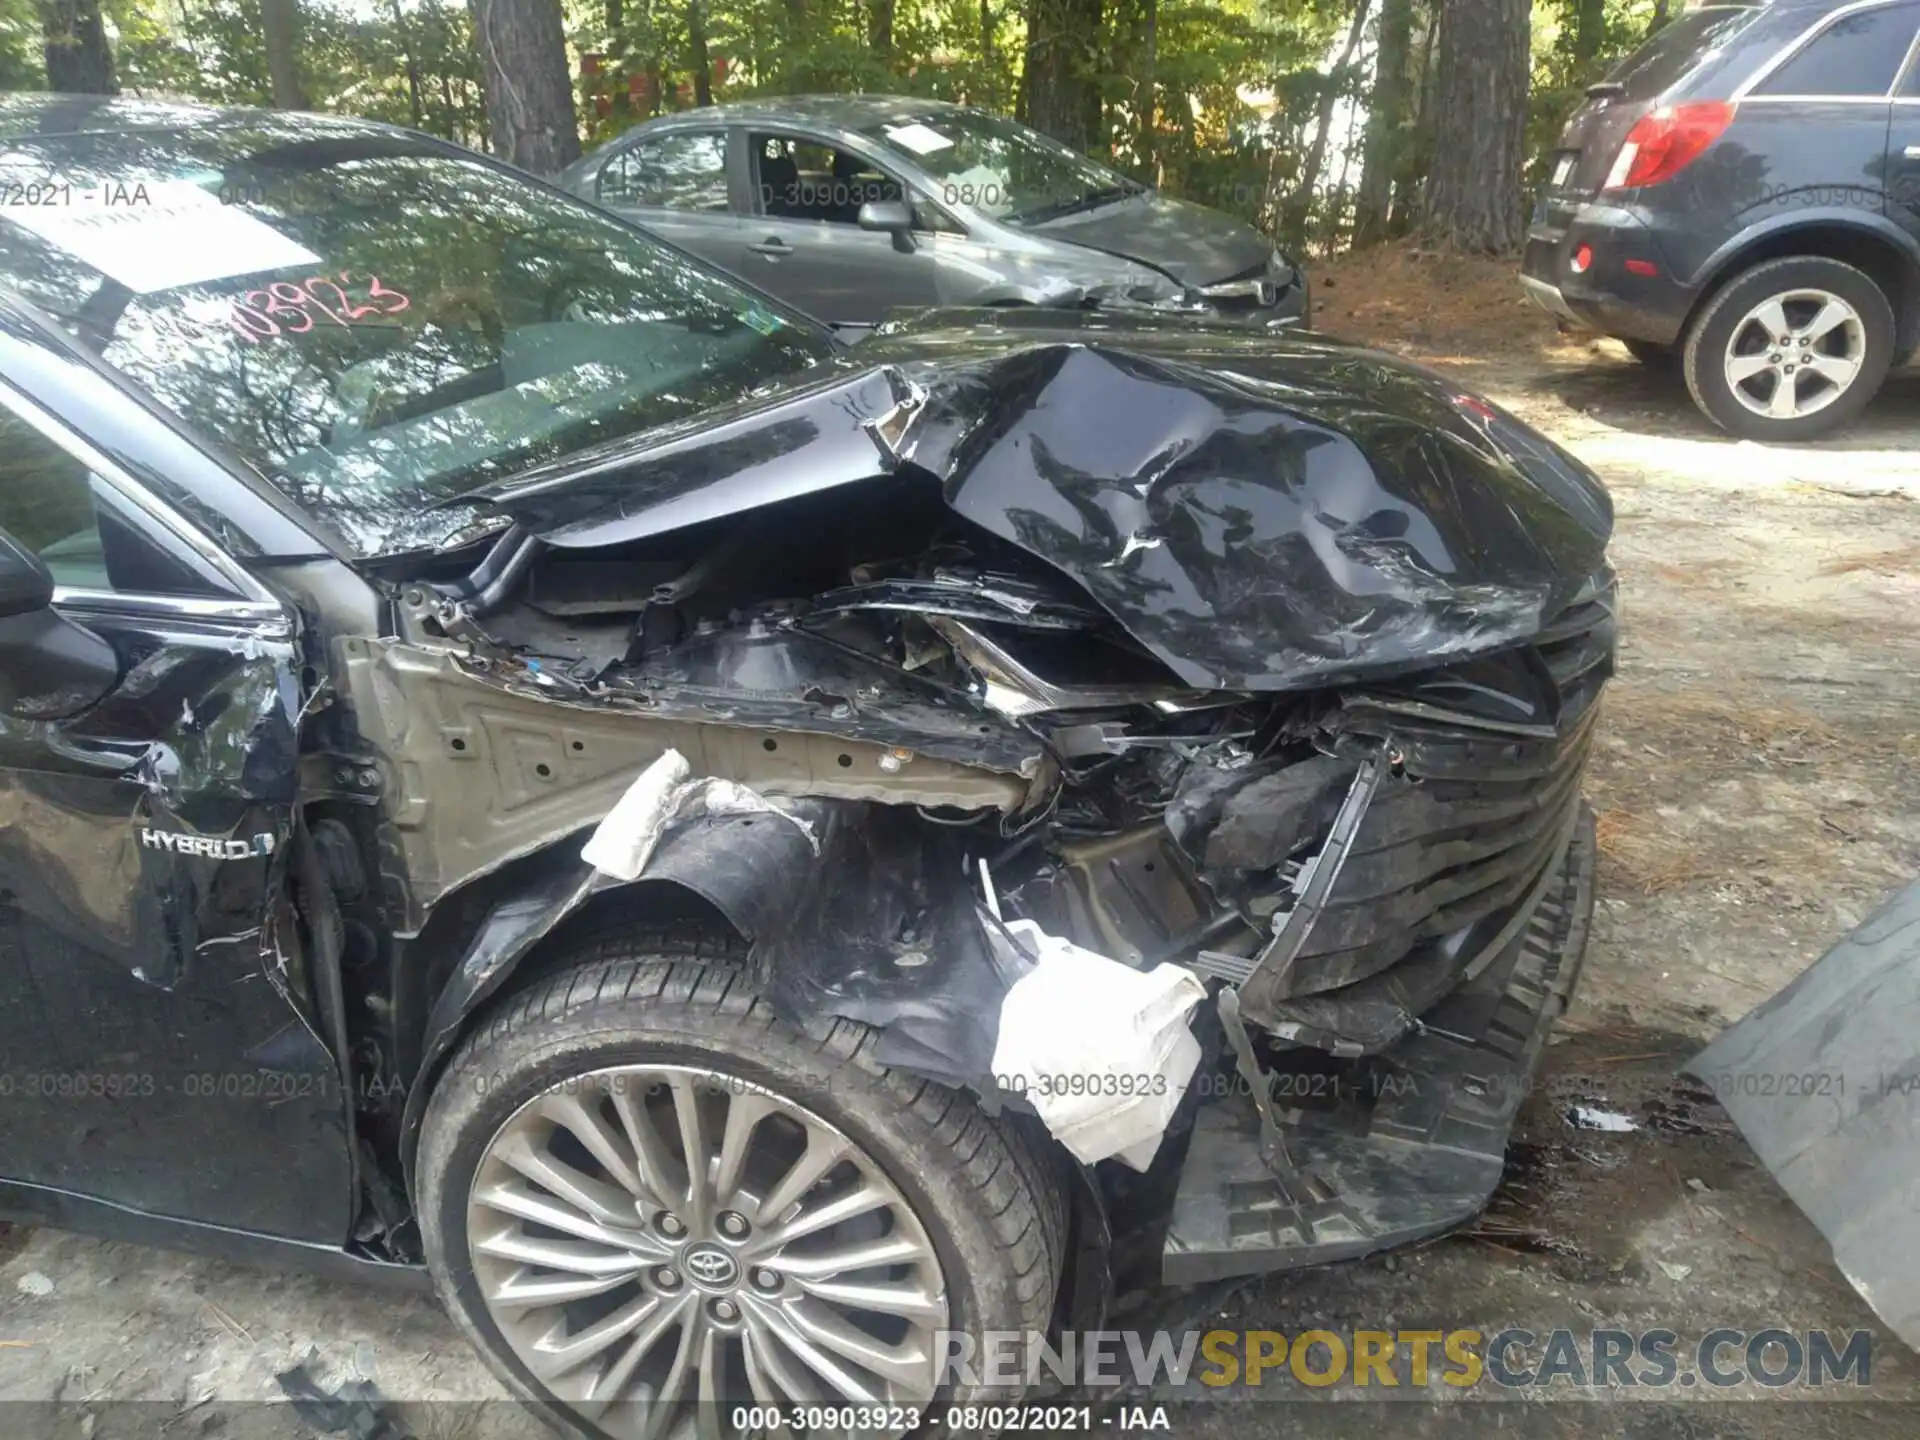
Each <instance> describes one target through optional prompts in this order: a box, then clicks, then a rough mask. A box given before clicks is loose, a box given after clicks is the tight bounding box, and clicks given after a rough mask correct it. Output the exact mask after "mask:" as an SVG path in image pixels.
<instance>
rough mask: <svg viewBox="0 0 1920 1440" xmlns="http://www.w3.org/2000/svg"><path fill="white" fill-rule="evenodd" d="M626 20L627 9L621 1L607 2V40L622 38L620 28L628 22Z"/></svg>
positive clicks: (612, 0) (608, 0)
mask: <svg viewBox="0 0 1920 1440" xmlns="http://www.w3.org/2000/svg"><path fill="white" fill-rule="evenodd" d="M626 18H627V15H626V7H625V6H624V5H623V4H622V3H621V0H607V39H609V40H618V39H619V38H620V27H621V25H623V24H624V23H625V22H626Z"/></svg>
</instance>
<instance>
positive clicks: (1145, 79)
mask: <svg viewBox="0 0 1920 1440" xmlns="http://www.w3.org/2000/svg"><path fill="white" fill-rule="evenodd" d="M1140 8H1141V10H1142V12H1143V13H1142V14H1141V16H1140V83H1139V84H1138V85H1136V86H1135V87H1134V92H1133V108H1134V115H1135V118H1136V119H1137V120H1138V121H1139V131H1138V135H1137V138H1136V139H1135V140H1134V142H1133V148H1134V150H1135V151H1136V152H1137V154H1138V155H1139V158H1140V172H1141V178H1142V179H1143V180H1145V181H1146V182H1147V183H1148V184H1149V185H1158V184H1159V183H1160V166H1159V160H1158V156H1159V153H1160V152H1159V146H1158V144H1157V142H1156V138H1155V137H1156V136H1157V135H1158V133H1159V127H1158V122H1159V113H1160V112H1159V96H1158V95H1157V94H1156V92H1155V91H1154V83H1155V82H1154V69H1155V67H1156V65H1157V64H1158V62H1159V58H1160V56H1159V46H1160V35H1159V28H1160V6H1159V0H1142V3H1141V7H1140Z"/></svg>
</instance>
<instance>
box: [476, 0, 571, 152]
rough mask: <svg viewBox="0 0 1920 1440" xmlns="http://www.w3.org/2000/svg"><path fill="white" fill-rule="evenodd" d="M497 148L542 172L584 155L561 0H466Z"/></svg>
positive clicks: (490, 123) (490, 126) (490, 127)
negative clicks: (478, 53)
mask: <svg viewBox="0 0 1920 1440" xmlns="http://www.w3.org/2000/svg"><path fill="white" fill-rule="evenodd" d="M467 3H468V5H469V6H470V7H471V9H472V11H473V38H474V43H475V45H476V46H477V47H478V48H479V51H480V73H481V75H482V76H483V77H484V87H483V88H484V89H485V92H486V99H487V123H488V128H489V129H490V130H491V131H492V133H493V152H494V154H496V155H499V156H501V157H502V158H504V159H507V160H510V161H512V162H513V163H514V164H515V165H518V166H520V167H522V168H523V169H527V170H531V171H533V172H534V173H535V174H544V175H551V174H552V173H553V172H554V171H556V170H559V169H561V168H562V167H564V166H566V165H570V164H572V163H573V162H574V161H575V160H578V159H579V158H580V125H579V121H578V119H577V118H576V117H575V115H574V110H573V79H572V77H571V76H569V75H568V74H567V37H566V33H565V31H564V30H563V29H562V27H561V19H560V6H559V4H558V0H467Z"/></svg>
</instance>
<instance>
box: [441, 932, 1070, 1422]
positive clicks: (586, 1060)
mask: <svg viewBox="0 0 1920 1440" xmlns="http://www.w3.org/2000/svg"><path fill="white" fill-rule="evenodd" d="M670 948H671V947H670V946H663V945H661V943H660V941H659V937H649V938H648V939H635V938H628V937H609V936H606V935H602V936H600V937H598V938H597V939H595V940H594V941H592V942H590V943H588V944H585V945H582V946H581V947H579V948H578V949H577V950H576V951H575V952H574V953H573V954H572V955H570V956H569V957H567V962H568V968H567V969H565V970H563V971H562V972H561V973H558V974H556V975H554V976H553V977H552V978H550V979H548V980H545V981H543V982H541V983H539V984H536V985H534V986H532V987H530V988H529V989H527V990H526V991H524V992H521V993H518V994H514V995H512V996H510V997H508V998H507V999H506V1000H505V1001H503V1002H502V1003H501V1004H500V1005H499V1006H498V1007H497V1008H496V1009H495V1010H494V1012H493V1013H492V1015H491V1016H490V1017H489V1018H487V1019H485V1020H483V1021H482V1022H481V1023H480V1024H479V1025H478V1026H477V1027H476V1028H475V1030H474V1031H473V1032H472V1033H471V1034H470V1035H469V1036H468V1038H467V1039H466V1041H465V1042H464V1043H463V1044H462V1045H461V1047H460V1049H459V1050H458V1052H457V1053H456V1054H455V1055H454V1057H453V1059H452V1060H451V1061H449V1063H448V1065H447V1068H446V1070H445V1071H444V1073H443V1074H442V1075H441V1077H440V1079H439V1081H438V1083H437V1084H436V1086H435V1088H434V1092H433V1096H432V1099H431V1101H430V1103H429V1105H428V1108H427V1113H426V1116H425V1120H424V1124H423V1127H422V1134H421V1142H420V1152H419V1162H418V1166H417V1179H418V1193H419V1196H420V1216H421V1233H422V1238H423V1241H424V1244H425V1248H426V1254H427V1263H428V1266H429V1267H430V1269H431V1271H432V1274H433V1279H434V1283H435V1286H436V1288H437V1289H438V1291H439V1294H440V1297H441V1300H442V1302H443V1303H444V1304H445V1306H446V1308H447V1310H448V1311H449V1313H450V1314H451V1315H452V1316H453V1318H454V1320H455V1322H456V1323H457V1324H458V1325H459V1327H460V1329H461V1330H462V1331H463V1332H464V1333H465V1334H466V1336H467V1338H468V1339H469V1340H470V1341H471V1342H472V1343H473V1344H474V1346H475V1347H476V1348H477V1349H478V1350H479V1351H480V1353H481V1354H482V1356H483V1357H485V1359H486V1360H487V1362H488V1364H489V1365H490V1366H491V1367H492V1368H493V1370H494V1371H495V1372H496V1373H497V1374H498V1375H500V1377H501V1378H502V1379H503V1380H504V1381H505V1382H506V1383H507V1384H508V1385H509V1386H510V1387H511V1388H512V1389H513V1390H514V1391H516V1392H517V1393H518V1394H520V1395H521V1396H522V1397H523V1398H525V1399H527V1400H528V1401H530V1402H532V1403H533V1404H534V1405H535V1407H536V1408H537V1409H538V1410H539V1411H540V1412H541V1413H542V1414H543V1415H544V1416H545V1417H546V1418H547V1419H548V1420H549V1421H550V1422H552V1423H554V1424H556V1425H559V1426H560V1427H561V1428H563V1429H570V1430H573V1431H574V1432H575V1433H578V1432H579V1431H580V1430H582V1429H584V1430H585V1432H586V1433H589V1434H596V1435H597V1434H603V1433H606V1432H604V1431H602V1430H600V1429H599V1428H598V1427H597V1425H596V1423H595V1422H596V1420H597V1419H598V1418H600V1412H601V1411H602V1410H603V1409H604V1407H605V1402H606V1401H607V1400H608V1398H609V1396H610V1395H616V1396H617V1395H621V1394H625V1395H627V1396H629V1397H631V1396H632V1395H633V1391H634V1387H636V1386H638V1385H641V1384H645V1383H651V1384H653V1385H654V1386H656V1387H660V1388H664V1386H665V1385H666V1384H667V1383H669V1382H672V1381H673V1379H674V1377H675V1376H676V1375H677V1376H678V1377H679V1380H678V1393H679V1401H680V1402H691V1401H694V1400H695V1399H696V1398H698V1399H700V1400H706V1399H708V1398H709V1397H711V1398H712V1399H714V1400H725V1401H727V1402H734V1401H738V1402H741V1403H744V1404H747V1405H753V1404H756V1403H757V1404H762V1405H765V1404H776V1403H777V1404H787V1403H789V1402H790V1401H791V1402H793V1403H798V1402H799V1401H800V1400H802V1399H804V1398H805V1397H804V1394H800V1395H792V1396H790V1395H789V1393H788V1392H789V1390H790V1389H793V1388H798V1387H796V1386H794V1384H793V1382H794V1381H795V1380H796V1379H798V1380H801V1381H804V1382H807V1383H810V1384H811V1386H812V1388H813V1390H814V1392H815V1393H816V1394H817V1395H818V1396H820V1397H822V1398H823V1399H824V1400H825V1402H826V1403H828V1404H843V1403H845V1404H853V1403H857V1402H858V1401H859V1396H858V1394H856V1393H855V1392H854V1390H853V1388H852V1387H840V1388H839V1389H838V1390H836V1387H835V1385H833V1384H832V1383H830V1382H829V1381H828V1380H826V1379H823V1377H822V1376H821V1374H820V1373H819V1372H818V1369H817V1368H810V1362H809V1361H808V1359H807V1357H806V1356H805V1355H804V1353H803V1352H804V1351H805V1350H806V1349H807V1348H809V1347H810V1348H811V1349H812V1350H813V1351H814V1354H815V1356H816V1357H824V1358H825V1360H826V1362H827V1364H828V1365H829V1366H834V1365H837V1366H839V1367H841V1368H842V1370H843V1373H845V1374H848V1375H851V1376H854V1377H857V1378H858V1380H859V1382H860V1383H861V1385H863V1386H864V1387H865V1389H866V1391H867V1394H868V1396H869V1398H870V1400H871V1401H872V1402H874V1403H879V1404H882V1405H884V1406H886V1407H888V1408H887V1409H886V1411H885V1413H888V1414H892V1413H895V1410H896V1409H897V1413H899V1414H900V1416H901V1417H902V1418H901V1423H900V1424H899V1425H898V1426H895V1425H894V1424H893V1423H892V1422H891V1420H887V1421H882V1422H878V1423H876V1425H875V1426H874V1427H873V1428H876V1429H879V1430H883V1431H884V1430H892V1429H900V1430H905V1429H908V1428H911V1426H912V1425H914V1424H918V1423H920V1420H921V1419H925V1420H927V1421H934V1420H937V1419H938V1417H937V1416H936V1415H935V1414H934V1411H933V1405H934V1402H935V1399H936V1395H935V1393H934V1390H933V1380H934V1375H933V1366H934V1364H935V1363H936V1362H937V1361H938V1360H939V1359H940V1358H941V1351H940V1347H939V1343H938V1341H937V1339H936V1337H935V1333H934V1332H935V1331H937V1330H955V1331H962V1332H964V1333H967V1334H978V1333H979V1332H980V1331H982V1330H1017V1331H1021V1332H1032V1331H1040V1332H1044V1331H1045V1330H1046V1328H1047V1324H1048V1320H1049V1318H1050V1315H1051V1312H1052V1308H1053V1304H1054V1299H1055V1292H1056V1290H1057V1288H1058V1285H1059V1278H1060V1271H1061V1266H1062V1263H1063V1252H1064V1245H1065V1238H1064V1237H1065V1228H1066V1214H1065V1189H1066V1187H1065V1184H1064V1183H1063V1182H1064V1176H1063V1175H1062V1173H1061V1172H1060V1170H1059V1168H1058V1166H1057V1165H1056V1164H1054V1163H1053V1162H1054V1161H1055V1160H1056V1159H1057V1157H1056V1156H1053V1155H1052V1154H1050V1153H1049V1152H1048V1151H1047V1150H1046V1149H1044V1148H1042V1147H1041V1146H1040V1145H1038V1144H1036V1143H1035V1140H1036V1139H1037V1138H1038V1137H1030V1136H1029V1134H1028V1133H1027V1132H1026V1131H1025V1130H1023V1129H1021V1128H1019V1127H1018V1126H1017V1125H1016V1124H1010V1123H1007V1122H1005V1121H1002V1120H993V1119H989V1118H988V1117H987V1116H985V1115H984V1114H982V1113H981V1111H980V1110H979V1109H978V1107H977V1106H976V1105H975V1104H974V1103H973V1101H972V1100H971V1099H969V1098H968V1097H967V1096H965V1095H963V1094H961V1093H959V1092H957V1091H954V1090H950V1089H947V1088H946V1087H944V1086H941V1085H937V1084H933V1083H931V1082H929V1081H925V1080H920V1079H917V1078H914V1077H912V1076H909V1075H905V1074H902V1073H899V1072H897V1071H890V1070H888V1069H886V1068H885V1067H883V1066H880V1065H877V1064H875V1063H874V1061H873V1059H872V1049H873V1041H874V1036H875V1034H876V1032H875V1031H873V1030H871V1029H869V1028H868V1027H866V1026H863V1025H857V1024H854V1023H852V1022H850V1021H844V1020H841V1021H831V1022H827V1024H826V1026H825V1027H824V1029H823V1030H822V1033H821V1035H820V1036H819V1037H818V1038H816V1037H814V1036H812V1035H806V1034H802V1033H800V1032H799V1031H797V1030H795V1029H793V1028H791V1027H790V1026H788V1025H786V1024H783V1023H782V1022H781V1021H779V1020H778V1019H776V1018H775V1016H774V1015H773V1013H772V1011H771V1010H770V1009H769V1007H768V1005H767V1002H766V1001H765V1000H764V999H762V998H760V997H759V996H758V995H756V994H755V993H754V990H753V988H752V987H751V986H750V984H749V983H748V980H747V977H746V974H745V972H744V971H743V970H742V969H740V968H739V967H738V966H737V965H735V964H731V963H726V962H721V961H715V960H713V959H709V958H704V957H694V958H689V957H687V956H684V955H676V954H673V953H661V951H662V950H663V949H670ZM690 1115H691V1116H695V1117H697V1118H696V1119H694V1120H693V1121H692V1122H691V1124H692V1132H691V1133H692V1135H693V1137H694V1141H695V1143H697V1144H698V1145H699V1147H700V1149H701V1150H702V1151H703V1158H704V1163H703V1164H702V1166H701V1170H702V1172H703V1174H704V1177H705V1184H704V1185H701V1186H698V1187H696V1186H695V1185H694V1184H692V1183H691V1182H690V1181H689V1178H688V1176H687V1174H686V1169H685V1166H684V1161H683V1160H682V1158H681V1157H683V1156H684V1155H685V1153H686V1148H687V1143H688V1140H687V1136H688V1133H689V1132H688V1130H687V1128H686V1127H687V1126H688V1125H689V1123H690V1121H689V1116H690ZM756 1116H757V1118H755V1117H756ZM556 1117H557V1118H556ZM636 1117H638V1118H637V1119H636ZM736 1127H738V1133H737V1134H736ZM636 1135H639V1136H640V1140H639V1142H638V1143H636V1139H635V1137H636ZM643 1147H647V1148H644V1149H643ZM603 1155H610V1157H611V1159H612V1161H613V1162H615V1163H624V1164H625V1165H626V1167H627V1168H626V1169H625V1170H624V1171H621V1170H617V1169H616V1168H615V1164H610V1163H608V1162H607V1161H606V1160H603V1159H601V1158H600V1157H601V1156H603ZM636 1156H638V1157H639V1158H638V1160H637V1161H636V1159H635V1157H636ZM730 1157H732V1158H730ZM829 1161H830V1163H829ZM823 1164H824V1166H825V1168H822V1169H819V1173H818V1175H817V1177H816V1178H814V1179H812V1180H811V1181H807V1180H804V1179H801V1178H798V1177H801V1176H802V1175H803V1174H805V1173H807V1172H808V1171H809V1170H810V1169H811V1168H813V1167H817V1166H820V1165H823ZM729 1165H731V1166H732V1170H731V1171H729V1168H728V1167H729ZM730 1174H731V1176H732V1178H731V1179H729V1175H730ZM543 1175H544V1176H545V1179H544V1180H536V1179H535V1177H536V1176H543ZM582 1177H584V1179H585V1180H586V1181H588V1182H590V1183H586V1184H582V1183H581V1179H582ZM616 1182H617V1183H616ZM796 1186H798V1187H799V1188H797V1189H795V1188H794V1187H796ZM696 1189H697V1190H698V1191H699V1193H698V1194H695V1193H694V1192H695V1191H696ZM788 1191H791V1192H792V1193H784V1192H788ZM775 1192H782V1193H780V1194H776V1193H775ZM855 1192H859V1195H858V1198H849V1197H851V1196H854V1194H855ZM870 1196H877V1197H878V1199H877V1200H875V1201H873V1202H872V1203H869V1204H868V1205H866V1206H865V1207H864V1208H862V1206H861V1204H860V1200H863V1199H868V1198H869V1197H870ZM768 1201H772V1202H773V1206H772V1208H766V1202H768ZM803 1202H805V1203H803ZM833 1204H839V1205H841V1206H843V1208H844V1207H851V1208H847V1209H846V1217H847V1218H845V1219H844V1220H843V1221H842V1222H841V1223H839V1224H837V1225H833V1226H827V1227H824V1228H821V1229H819V1230H817V1231H814V1232H813V1233H811V1234H807V1235H800V1236H795V1237H794V1238H792V1239H790V1240H782V1239H781V1238H779V1237H780V1236H781V1235H782V1234H783V1233H784V1232H789V1231H793V1230H795V1229H796V1228H797V1227H798V1226H799V1225H800V1224H801V1223H802V1222H803V1221H806V1220H808V1219H814V1220H817V1219H818V1217H819V1214H820V1212H821V1211H822V1210H823V1209H824V1208H825V1207H827V1206H829V1205H833ZM883 1255H893V1256H894V1257H895V1258H893V1259H891V1260H888V1259H867V1258H866V1257H867V1256H876V1257H878V1256H883ZM843 1256H844V1257H849V1258H851V1259H853V1260H854V1261H856V1262H861V1261H864V1263H855V1264H853V1265H852V1266H848V1265H844V1264H840V1263H837V1262H840V1261H841V1259H842V1257H843ZM536 1260H540V1261H544V1262H548V1263H536ZM551 1262H561V1263H551ZM568 1267H573V1268H568ZM629 1272H630V1273H629ZM541 1287H545V1288H544V1289H542V1288H541ZM528 1296H541V1297H543V1298H542V1299H540V1300H539V1301H537V1302H536V1303H533V1304H531V1305H529V1304H527V1297H528ZM503 1297H506V1298H503ZM863 1301H870V1302H872V1303H871V1304H870V1305H868V1304H863V1303H862V1302H863ZM663 1317H664V1318H663ZM623 1326H624V1327H625V1329H624V1332H623V1333H621V1334H620V1336H619V1338H617V1339H615V1340H613V1341H612V1343H608V1344H605V1346H604V1348H598V1347H599V1344H600V1340H599V1337H600V1336H602V1335H604V1334H605V1333H606V1332H607V1331H608V1330H610V1329H611V1330H618V1329H620V1328H621V1327H623ZM710 1341H711V1345H709V1342H710ZM789 1341H796V1342H797V1343H796V1344H789V1343H787V1342H789ZM643 1344H644V1348H645V1353H643V1354H641V1355H639V1356H637V1357H636V1358H634V1359H633V1360H632V1361H629V1358H628V1357H629V1352H630V1351H639V1350H642V1349H643ZM863 1344H864V1345H867V1346H868V1347H870V1349H871V1351H872V1358H873V1359H874V1360H875V1362H876V1364H877V1367H878V1368H865V1367H862V1366H861V1365H860V1364H859V1363H858V1361H856V1360H855V1359H853V1358H851V1355H850V1352H854V1351H858V1350H859V1349H860V1347H861V1346H862V1345H863ZM569 1349H575V1350H577V1351H589V1352H590V1358H582V1359H579V1360H577V1361H574V1363H571V1364H570V1363H568V1362H569V1361H573V1359H574V1357H573V1356H570V1355H567V1354H565V1353H563V1352H565V1351H567V1350H569ZM594 1350H597V1353H592V1351H594ZM922 1350H924V1352H925V1357H926V1364H925V1366H924V1367H916V1364H915V1360H914V1357H917V1356H918V1355H919V1354H920V1353H921V1352H922ZM749 1355H752V1356H754V1357H755V1359H754V1361H753V1364H754V1370H753V1372H752V1373H749V1370H748V1365H749V1360H748V1356H749ZM715 1357H720V1358H719V1359H718V1362H717V1363H716V1361H715ZM703 1359H704V1360H705V1361H706V1362H707V1363H705V1364H703V1363H702V1362H703ZM623 1364H624V1365H626V1367H627V1368H626V1370H625V1373H624V1374H620V1375H618V1376H616V1374H615V1372H616V1368H617V1367H620V1366H622V1365H623ZM536 1367H538V1368H539V1369H540V1370H544V1372H545V1373H544V1374H541V1373H536ZM710 1375H717V1379H715V1380H712V1381H710V1380H709V1379H708V1377H709V1376H710ZM609 1381H614V1382H615V1383H611V1384H610V1383H609ZM769 1381H771V1382H772V1385H773V1386H775V1387H777V1388H773V1389H772V1390H771V1393H768V1391H769ZM937 1398H938V1399H939V1401H940V1403H941V1404H942V1405H943V1406H944V1405H945V1404H947V1403H953V1402H957V1403H962V1404H971V1403H978V1402H980V1401H982V1400H985V1401H990V1402H995V1403H1004V1402H1009V1401H1015V1400H1018V1399H1019V1391H1018V1390H1015V1391H1012V1392H1008V1391H1007V1390H1006V1389H1004V1388H998V1389H996V1388H991V1387H987V1386H984V1385H973V1384H965V1383H957V1384H954V1385H952V1386H948V1387H944V1388H943V1389H942V1390H941V1391H940V1393H939V1395H938V1397H937ZM623 1409H624V1410H626V1412H627V1414H628V1417H629V1418H631V1409H630V1407H623ZM688 1413H691V1412H689V1411H688V1410H686V1409H684V1408H679V1409H678V1413H677V1414H675V1415H666V1416H649V1417H648V1421H649V1423H648V1425H647V1429H648V1431H649V1433H663V1432H664V1429H665V1428H666V1427H665V1426H663V1425H661V1424H660V1423H659V1422H662V1421H667V1422H671V1421H673V1420H675V1419H679V1420H684V1419H685V1418H686V1415H687V1414H688ZM875 1413H879V1412H875ZM724 1420H725V1412H722V1422H723V1424H724ZM608 1423H609V1424H610V1425H611V1423H612V1420H611V1417H608ZM702 1433H705V1431H704V1429H703V1432H702Z"/></svg>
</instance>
